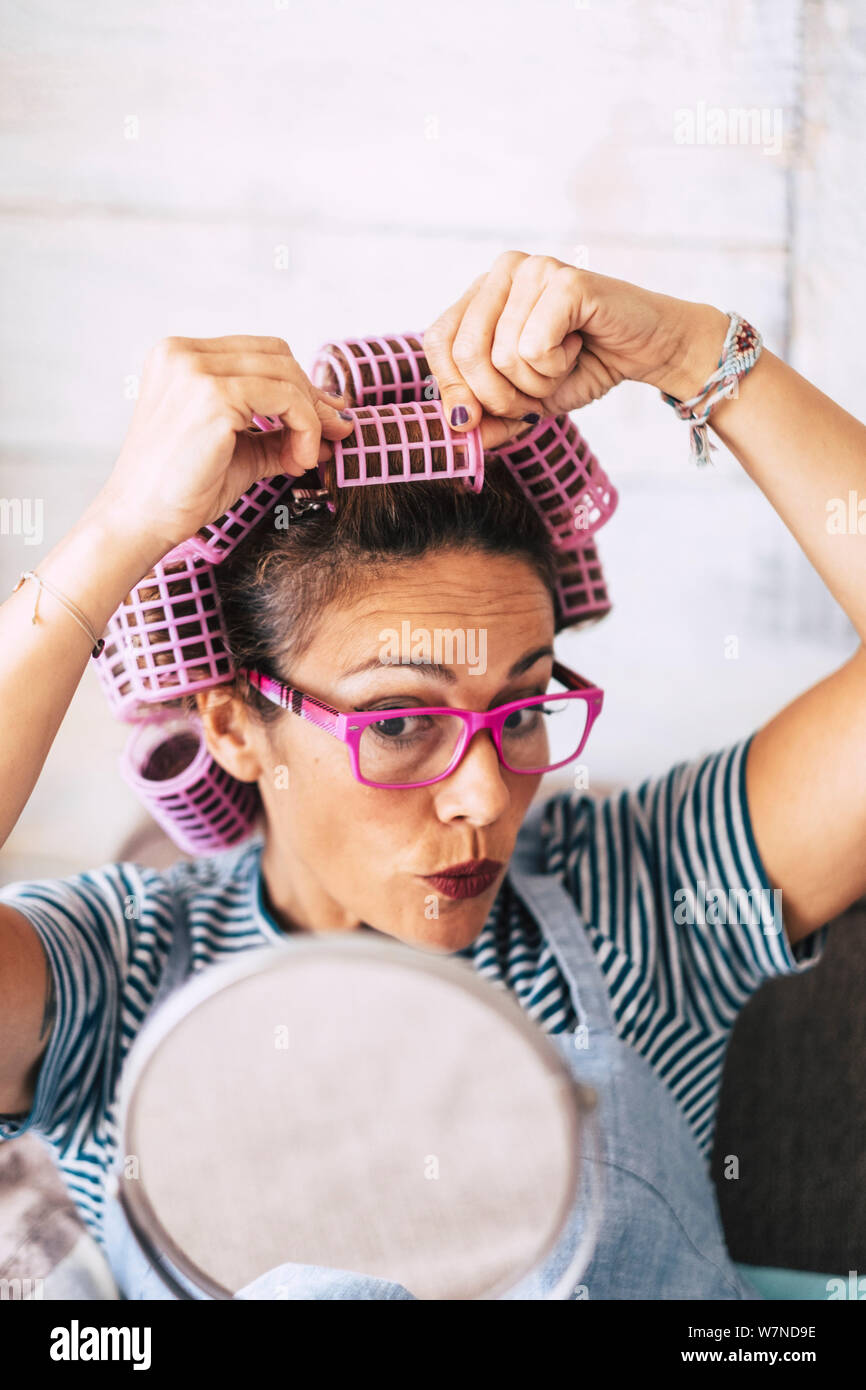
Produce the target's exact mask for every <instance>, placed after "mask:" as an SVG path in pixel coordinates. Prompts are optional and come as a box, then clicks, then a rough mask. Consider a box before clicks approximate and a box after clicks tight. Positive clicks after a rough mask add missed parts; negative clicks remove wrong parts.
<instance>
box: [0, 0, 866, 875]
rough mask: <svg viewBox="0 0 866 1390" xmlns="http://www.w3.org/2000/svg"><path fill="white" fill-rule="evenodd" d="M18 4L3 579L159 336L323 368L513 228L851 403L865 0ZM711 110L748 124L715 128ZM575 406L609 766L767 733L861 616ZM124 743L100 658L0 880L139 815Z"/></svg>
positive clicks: (574, 638) (655, 425)
mask: <svg viewBox="0 0 866 1390" xmlns="http://www.w3.org/2000/svg"><path fill="white" fill-rule="evenodd" d="M3 9H4V12H5V17H4V21H3V26H4V31H5V39H6V42H5V53H4V55H3V58H2V65H3V73H2V79H3V80H2V92H3V96H2V102H3V119H2V135H0V160H2V174H3V177H2V192H0V237H2V242H0V252H2V267H3V281H4V306H5V312H4V315H3V321H2V324H0V363H2V374H0V376H2V385H0V392H2V396H0V400H2V409H0V497H6V498H13V497H19V498H24V497H31V498H41V499H43V504H44V541H43V544H42V545H41V546H33V545H26V544H25V543H24V541H23V538H22V537H21V536H16V535H0V586H5V587H4V588H3V591H4V592H5V591H6V590H7V589H8V588H9V587H11V584H12V582H13V581H14V579H15V577H16V576H17V574H18V572H19V571H20V570H21V569H22V568H24V567H29V566H31V565H32V564H33V563H34V562H35V561H38V558H39V556H40V555H43V554H45V553H47V551H48V549H50V547H51V546H52V545H53V544H54V542H55V541H56V539H57V538H58V537H59V536H60V535H62V534H63V532H64V530H65V529H66V528H67V527H68V525H69V524H70V522H71V521H72V520H73V518H74V517H75V516H76V515H77V514H78V513H79V511H80V510H81V508H82V506H83V503H84V502H85V500H86V499H87V498H89V497H90V496H91V495H92V494H93V493H94V492H95V491H96V490H97V488H98V487H99V485H100V483H101V481H102V480H103V479H104V478H105V477H106V476H107V474H108V472H109V470H110V468H111V465H112V462H113V459H114V457H115V455H116V452H117V449H118V447H119V445H120V443H121V441H122V438H123V435H124V432H125V428H126V423H127V421H128V419H129V415H130V412H131V409H132V402H131V400H130V399H129V398H128V379H129V378H130V377H134V376H135V375H136V374H137V372H138V371H139V370H140V366H141V362H142V359H143V356H144V354H145V352H146V351H147V349H148V347H149V346H150V345H151V344H152V343H153V342H154V341H156V339H158V338H160V337H163V336H165V335H166V334H184V335H190V336H199V335H210V334H221V333H228V332H254V333H255V332H261V333H279V334H281V335H283V336H285V337H286V338H287V339H288V340H289V342H290V343H291V344H292V346H293V348H294V350H295V352H296V354H297V355H298V356H299V357H300V358H301V360H305V361H308V360H309V358H310V355H311V353H312V351H313V349H314V348H315V347H316V346H317V344H318V343H320V342H321V341H324V340H325V339H327V338H330V337H332V336H334V335H339V334H342V333H353V334H363V333H367V332H377V331H388V330H394V329H399V328H403V327H408V326H412V325H418V326H423V325H424V324H425V323H426V322H428V321H429V320H430V319H431V318H432V317H434V316H435V315H436V313H437V312H438V311H439V310H440V309H441V308H442V307H443V306H444V304H446V303H448V302H450V301H451V300H452V299H453V298H455V297H456V295H457V294H458V293H459V292H460V291H461V290H462V289H463V288H464V287H465V285H466V284H467V283H468V281H469V280H470V279H471V278H472V277H473V276H474V275H476V274H477V273H478V272H479V271H480V270H482V269H484V268H485V267H486V266H487V265H488V264H489V263H490V261H491V260H492V258H493V257H494V256H495V254H496V253H497V252H499V251H500V250H502V249H505V248H507V247H518V248H520V249H524V250H537V251H547V252H551V253H553V254H556V255H560V256H562V257H563V258H565V259H575V260H577V261H578V262H579V263H582V264H588V265H589V267H590V268H592V269H597V270H600V271H603V272H607V273H610V274H615V275H618V276H621V277H623V278H626V279H632V280H635V281H638V282H640V283H644V284H646V285H648V286H650V287H651V288H656V289H659V290H663V291H666V292H668V293H673V294H677V295H680V296H683V297H691V298H699V299H702V300H708V301H711V302H713V303H716V304H718V305H719V306H720V307H722V308H734V307H736V308H738V309H740V310H741V312H743V313H745V314H746V315H747V316H748V317H749V318H751V319H752V320H753V321H754V322H756V323H757V324H758V326H759V327H760V328H761V329H762V331H763V332H764V335H765V338H766V340H767V343H768V345H769V346H770V347H771V348H772V349H773V350H775V351H778V352H781V353H783V354H785V355H787V356H788V357H789V359H790V360H792V361H793V362H794V364H795V365H796V366H798V367H799V368H800V370H802V371H804V372H805V373H806V374H807V375H810V376H812V377H813V378H814V379H815V380H816V381H817V382H818V384H819V385H820V386H821V387H822V388H823V389H824V390H826V391H828V393H830V394H831V395H833V396H835V397H836V398H837V399H839V400H840V401H842V402H843V403H844V404H845V405H847V407H848V408H849V409H851V410H852V411H854V412H855V413H859V412H860V411H861V409H862V407H861V402H860V382H861V373H860V362H859V356H860V352H859V349H860V343H861V337H862V334H861V324H862V321H863V310H864V307H866V306H864V301H866V293H864V284H866V278H864V275H863V272H862V246H863V241H864V231H866V228H864V219H866V195H864V186H863V180H862V177H860V175H859V170H860V167H861V163H862V155H861V142H862V131H863V128H864V115H866V112H864V95H863V93H864V82H863V69H864V64H866V31H864V14H863V9H862V6H861V5H858V3H857V0H808V2H807V0H717V2H716V3H703V2H701V3H698V0H679V3H669V2H668V0H588V3H585V2H584V0H578V2H577V3H574V2H573V0H536V3H534V4H533V5H532V6H527V5H523V4H521V3H519V0H499V3H495V4H494V3H493V0H476V3H475V4H472V5H467V4H465V3H464V4H460V3H456V0H439V3H437V4H436V5H435V6H430V5H421V4H412V3H407V2H406V0H367V3H366V4H365V5H363V6H359V5H356V4H353V3H350V0H331V2H330V3H328V0H325V2H324V3H317V4H315V5H306V4H304V3H302V0H285V2H284V0H276V3H275V0H256V3H252V4H249V3H241V0H187V3H183V4H177V3H176V0H175V3H172V0H151V3H149V4H148V5H147V6H146V7H142V6H140V5H137V4H132V3H130V0H119V3H118V0H89V3H88V4H87V5H86V6H84V5H81V6H70V5H68V4H66V3H61V0H29V2H28V3H27V4H23V3H9V0H7V3H6V4H5V5H4V7H3ZM713 107H719V108H722V110H723V111H725V112H727V111H729V110H730V109H731V108H746V109H749V108H755V109H758V110H759V111H760V112H761V113H763V120H764V122H765V125H764V128H763V134H762V133H761V131H760V130H759V131H758V135H759V138H758V140H757V141H756V142H753V143H732V144H726V145H718V144H716V145H710V144H707V143H700V125H701V120H702V118H704V117H706V113H707V111H708V109H709V108H713ZM684 112H686V113H688V112H690V113H692V116H693V117H694V122H695V133H696V141H695V143H693V144H685V143H682V142H681V140H680V139H678V138H677V132H678V131H679V132H680V135H681V134H682V133H683V131H684V128H685V123H686V117H685V116H684V115H683V113H684ZM777 113H778V115H777ZM779 123H780V124H779ZM283 263H285V265H286V268H285V269H282V268H279V267H280V266H281V265H282V264H283ZM580 423H581V427H582V428H583V429H584V431H585V433H586V434H587V435H588V437H589V438H590V440H591V442H592V444H593V446H594V448H595V450H596V452H597V453H598V454H599V456H600V457H601V458H602V460H603V461H604V464H605V466H606V468H607V469H608V471H609V473H610V474H611V476H612V477H613V478H614V480H615V481H616V483H617V484H618V486H619V487H620V491H621V497H622V501H621V506H620V510H619V512H618V514H617V516H616V517H615V518H614V520H613V521H612V522H611V524H610V526H609V527H608V528H607V529H606V530H605V531H604V532H602V534H601V536H600V549H601V552H602V555H603V558H604V560H605V564H606V569H607V572H608V575H609V582H610V587H611V591H612V595H613V598H614V601H615V608H614V612H613V614H612V615H611V616H610V617H609V618H608V619H607V620H606V621H605V622H604V623H603V624H602V625H600V626H599V627H598V628H597V629H595V630H592V631H588V632H586V633H583V634H575V635H570V636H567V637H566V638H565V639H563V644H562V650H563V655H564V656H565V658H566V659H568V660H570V661H572V662H573V663H574V664H575V665H577V666H578V668H579V669H581V670H584V671H585V672H586V673H587V674H589V675H592V676H593V677H594V678H595V679H596V680H598V682H599V683H600V684H602V685H603V686H604V687H605V689H606V690H607V692H608V694H607V704H606V710H605V714H604V717H603V719H602V721H601V722H600V724H599V725H598V728H597V733H596V734H594V735H593V744H594V747H593V752H592V759H591V769H592V775H593V777H594V778H595V779H596V780H597V781H599V782H603V781H609V780H618V779H629V780H637V779H639V778H640V777H642V776H643V775H646V774H648V773H651V772H660V771H663V770H664V769H666V768H667V767H669V766H670V765H671V764H672V763H673V762H675V761H678V760H680V759H684V758H692V757H694V756H697V755H698V754H699V753H701V752H703V751H708V750H710V749H713V748H716V747H720V746H721V745H722V744H723V743H725V742H727V741H731V740H733V739H735V738H739V737H741V736H742V735H744V734H746V733H747V732H749V731H750V730H751V729H753V728H755V727H757V725H758V724H759V723H761V722H763V721H764V720H765V719H766V718H767V717H769V716H770V715H771V714H772V713H773V712H774V711H775V710H776V709H778V708H780V707H781V705H782V704H784V703H785V702H786V701H787V700H788V699H790V698H792V697H793V696H794V695H796V694H797V693H798V692H799V691H800V690H801V689H803V688H804V687H805V686H807V685H808V684H810V683H812V682H814V681H815V680H817V679H819V678H820V677H821V676H823V675H824V674H825V673H826V672H827V671H829V670H831V669H833V668H834V667H835V666H837V665H838V664H840V663H841V661H842V660H843V659H844V658H845V657H846V656H847V655H848V654H849V653H850V652H851V651H852V650H853V649H854V647H855V646H856V639H855V637H854V634H853V632H852V630H851V629H850V627H849V625H848V624H847V623H846V621H845V620H844V618H843V616H842V615H841V614H840V612H839V610H838V608H837V607H836V605H835V604H834V603H833V601H832V600H831V599H830V598H829V596H828V595H827V594H826V591H825V590H824V589H823V586H822V585H821V584H820V581H818V580H817V577H816V576H815V574H814V572H813V571H812V570H811V567H810V566H809V565H808V562H807V561H806V560H805V559H803V558H802V556H800V554H799V552H798V550H797V548H796V546H795V545H794V544H793V542H792V541H791V539H790V537H789V536H788V535H787V532H785V530H784V528H783V527H782V525H781V523H780V522H779V521H778V520H777V518H776V517H775V515H774V513H773V512H772V510H771V509H770V507H769V505H768V504H767V503H766V502H765V500H764V499H763V497H762V496H761V494H760V493H758V492H757V490H756V489H755V488H754V487H753V485H752V484H751V483H750V482H749V480H748V479H746V478H745V477H744V475H742V473H741V472H740V470H739V468H738V466H737V465H736V464H735V462H734V461H733V460H732V459H730V457H729V456H726V455H724V453H723V452H722V451H721V450H720V452H719V454H718V455H717V456H716V458H717V462H716V464H715V466H714V468H713V469H705V470H702V471H701V472H696V471H695V470H693V469H692V468H691V467H690V465H689V463H688V460H687V430H686V427H685V426H684V425H682V424H680V422H678V421H677V420H676V418H675V417H674V415H673V412H671V411H669V410H668V409H667V408H666V407H664V406H663V405H662V404H661V402H660V400H659V398H658V396H657V394H656V393H654V392H653V391H651V390H649V389H647V388H643V387H635V386H624V387H621V388H619V389H618V390H617V391H616V392H614V393H613V394H612V395H611V396H609V397H608V398H606V399H605V400H604V401H602V402H599V403H598V404H596V405H594V406H592V407H590V408H589V409H588V410H586V411H585V412H584V413H583V414H582V416H581V421H580ZM731 635H735V636H737V637H738V639H739V653H740V654H739V657H738V658H737V659H736V660H728V659H726V658H725V655H724V650H725V648H724V642H725V638H726V637H728V636H731ZM125 736H126V734H125V730H124V728H123V727H122V726H120V725H117V724H116V723H114V721H113V720H112V719H111V718H110V717H109V715H108V713H107V711H106V708H105V705H104V703H103V700H102V696H101V694H100V693H99V690H98V688H97V685H96V681H95V677H94V675H93V672H92V671H88V672H86V673H85V676H84V678H83V680H82V683H81V686H80V688H79V691H78V693H77V695H76V697H75V700H74V701H73V705H72V708H71V710H70V713H69V716H68V719H67V721H66V723H65V724H64V726H63V729H62V730H61V732H60V734H59V736H58V738H57V740H56V743H55V746H54V748H53V749H52V752H51V754H50V756H49V759H48V762H47V764H46V767H45V770H44V773H43V776H42V778H41V780H40V783H39V786H38V788H37V790H36V791H35V793H34V795H33V797H32V798H31V801H30V803H29V805H28V807H27V808H26V810H25V812H24V814H23V815H22V817H21V819H20V822H19V824H18V826H17V828H16V830H15V832H14V834H13V835H12V837H11V838H10V840H9V841H8V843H7V845H6V847H5V849H4V851H3V855H2V863H0V874H2V877H3V878H4V879H5V880H7V881H8V880H9V879H11V878H16V877H19V876H22V875H23V874H29V873H38V874H42V873H45V874H55V873H59V872H74V871H76V870H79V869H81V868H83V867H87V866H90V865H93V864H96V863H99V862H102V861H103V860H105V859H107V858H110V857H112V855H113V854H114V852H115V850H116V848H117V845H118V843H119V839H120V837H121V836H122V835H123V834H124V833H125V831H126V830H128V829H129V828H131V826H132V825H133V824H134V823H135V822H136V821H137V820H138V818H139V815H140V812H139V807H138V803H137V802H136V801H135V800H134V798H133V796H132V794H131V792H129V791H127V789H126V787H125V786H124V784H123V783H122V782H121V781H120V779H119V776H118V774H117V771H116V765H115V760H116V755H117V753H118V752H119V750H120V747H121V745H122V743H123V741H124V738H125Z"/></svg>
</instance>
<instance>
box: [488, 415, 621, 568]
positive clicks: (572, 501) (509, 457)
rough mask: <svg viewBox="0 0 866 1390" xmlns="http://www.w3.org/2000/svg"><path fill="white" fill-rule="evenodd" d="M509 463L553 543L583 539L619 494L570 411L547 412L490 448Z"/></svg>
mask: <svg viewBox="0 0 866 1390" xmlns="http://www.w3.org/2000/svg"><path fill="white" fill-rule="evenodd" d="M492 452H493V453H495V455H496V457H497V458H501V459H502V460H503V461H504V462H505V463H506V464H507V465H508V467H509V468H510V469H511V472H512V473H513V474H514V476H515V478H516V479H517V481H518V482H519V483H520V486H521V487H522V488H523V491H524V492H525V493H526V496H527V498H528V499H529V501H530V502H531V503H532V506H533V507H534V508H535V510H536V511H537V512H538V514H539V516H540V517H541V518H542V520H543V521H544V523H545V525H546V526H547V528H548V530H549V531H550V533H551V536H552V537H553V543H554V545H556V546H562V545H569V544H571V543H574V542H575V539H576V538H577V540H580V539H587V538H589V537H590V536H592V535H593V534H594V533H595V532H596V531H597V530H598V529H599V527H600V526H603V525H604V523H605V522H606V521H608V520H609V519H610V517H611V516H612V515H613V513H614V511H615V510H616V505H617V502H618V501H619V497H618V494H617V491H616V488H615V487H614V486H613V483H612V482H611V481H610V479H609V478H608V476H607V474H606V473H604V471H603V470H602V468H601V465H600V464H599V462H598V459H597V458H596V457H595V455H594V454H593V452H592V450H591V449H590V447H589V445H588V444H587V442H586V440H585V439H584V438H583V436H582V434H581V433H580V430H579V429H578V428H577V425H576V424H575V423H574V421H573V420H572V418H571V416H570V415H556V416H545V417H543V418H542V419H541V420H539V421H538V423H537V424H536V425H533V426H532V428H531V429H530V430H528V431H527V432H526V433H525V434H522V435H519V436H518V437H517V438H516V439H512V440H509V441H508V443H506V444H503V445H502V447H501V448H499V449H495V450H493V451H492Z"/></svg>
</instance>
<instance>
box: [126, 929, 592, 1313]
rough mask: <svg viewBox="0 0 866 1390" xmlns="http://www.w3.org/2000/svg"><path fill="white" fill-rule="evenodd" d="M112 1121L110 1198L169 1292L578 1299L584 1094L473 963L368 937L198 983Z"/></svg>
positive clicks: (280, 955) (277, 950)
mask: <svg viewBox="0 0 866 1390" xmlns="http://www.w3.org/2000/svg"><path fill="white" fill-rule="evenodd" d="M121 1127H122V1145H123V1153H124V1155H125V1161H124V1166H123V1175H122V1176H120V1177H119V1179H118V1195H119V1198H120V1201H121V1204H122V1207H123V1210H124V1212H125V1214H126V1217H127V1219H128V1221H129V1224H130V1226H131V1228H132V1230H133V1232H134V1234H135V1236H136V1238H137V1240H138V1242H139V1245H140V1246H141V1248H142V1249H143V1251H144V1252H145V1254H146V1255H147V1257H148V1259H150V1260H151V1261H152V1262H153V1263H154V1266H155V1267H156V1268H157V1269H159V1270H160V1272H161V1274H162V1277H163V1279H164V1280H165V1281H166V1282H167V1283H168V1285H169V1287H170V1288H171V1289H172V1291H173V1292H174V1293H176V1294H178V1295H179V1296H181V1297H210V1298H235V1297H244V1298H319V1297H325V1298H341V1297H342V1298H376V1297H390V1298H394V1297H397V1298H399V1297H404V1298H405V1297H412V1298H417V1299H479V1298H541V1297H544V1298H568V1297H570V1296H572V1291H573V1289H574V1288H575V1286H576V1285H577V1284H578V1283H579V1280H580V1276H581V1273H582V1271H583V1270H584V1269H585V1268H586V1265H587V1263H588V1260H589V1256H590V1254H591V1250H592V1245H593V1241H594V1234H595V1230H596V1228H597V1224H598V1219H599V1212H600V1193H599V1190H598V1181H597V1173H598V1166H597V1163H596V1162H595V1161H594V1155H595V1154H596V1152H597V1142H598V1136H597V1131H596V1118H595V1093H594V1092H593V1091H592V1090H591V1089H590V1088H588V1087H586V1086H584V1085H583V1084H581V1083H580V1082H579V1081H577V1080H576V1079H575V1078H574V1077H573V1076H572V1074H571V1072H570V1070H569V1067H568V1066H567V1064H566V1062H565V1061H564V1060H563V1058H562V1057H561V1056H560V1053H559V1052H558V1050H557V1049H556V1048H555V1047H554V1046H553V1045H552V1044H551V1042H550V1040H549V1039H548V1038H547V1037H546V1036H545V1034H543V1033H542V1032H541V1031H540V1029H539V1028H538V1027H537V1026H536V1025H535V1024H534V1023H533V1022H532V1020H531V1019H530V1018H529V1017H528V1016H527V1015H526V1014H525V1013H524V1012H523V1010H522V1009H521V1008H520V1007H519V1005H518V1004H517V1003H516V1002H515V1001H514V1000H512V999H511V998H510V997H509V996H508V995H507V994H506V993H505V991H504V990H501V989H497V988H496V987H494V986H493V985H491V984H489V983H488V982H487V981H485V980H483V979H481V978H480V977H479V976H478V975H477V974H476V973H475V972H474V971H473V970H472V969H471V967H470V966H469V965H468V964H467V963H465V962H464V961H462V960H455V959H451V958H449V957H447V956H444V955H438V954H433V953H429V952H424V951H419V950H414V949H412V948H410V947H408V946H405V945H403V944H402V943H399V942H396V941H392V940H390V939H386V938H382V937H379V936H378V935H374V936H372V937H370V936H368V935H367V934H366V933H364V934H361V933H359V934H358V935H352V936H343V935H340V936H339V937H335V936H323V935H317V936H308V937H304V938H301V939H298V938H287V940H286V943H285V945H283V944H280V945H279V946H275V947H266V948H261V949H257V950H255V951H251V952H246V953H244V955H243V957H242V958H241V959H239V960H237V961H236V962H232V963H230V964H227V965H217V966H213V967H211V968H210V969H209V970H208V971H205V972H203V973H202V974H200V975H197V976H194V977H193V978H191V979H190V980H188V981H187V982H186V983H185V984H184V985H183V986H182V987H181V988H180V989H178V990H177V991H176V992H175V993H174V994H172V995H171V996H170V997H169V998H168V999H167V1001H166V1002H165V1003H164V1004H163V1005H162V1007H160V1008H158V1009H157V1010H156V1011H155V1013H154V1014H153V1015H152V1017H151V1018H150V1019H148V1021H147V1023H146V1024H145V1026H144V1028H143V1029H142V1031H141V1032H140V1034H139V1036H138V1038H137V1039H136V1042H135V1044H134V1046H133V1048H132V1050H131V1052H130V1056H129V1060H128V1064H127V1067H126V1069H125V1072H124V1079H123V1086H122V1097H121ZM177 1273H179V1274H180V1275H181V1276H182V1279H181V1280H177V1279H176V1278H175V1277H174V1276H175V1275H176V1274H177ZM184 1280H185V1281H187V1283H188V1284H191V1285H192V1286H193V1287H194V1288H195V1290H196V1291H197V1292H195V1293H191V1292H189V1291H188V1290H187V1289H186V1288H185V1287H184V1284H183V1281H184Z"/></svg>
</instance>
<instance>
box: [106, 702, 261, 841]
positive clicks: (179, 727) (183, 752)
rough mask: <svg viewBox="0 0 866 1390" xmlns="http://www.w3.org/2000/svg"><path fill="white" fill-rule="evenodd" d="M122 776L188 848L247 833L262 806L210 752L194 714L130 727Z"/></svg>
mask: <svg viewBox="0 0 866 1390" xmlns="http://www.w3.org/2000/svg"><path fill="white" fill-rule="evenodd" d="M120 770H121V775H122V776H123V779H124V781H125V782H126V783H127V784H128V785H129V786H130V787H131V788H132V789H133V791H134V792H135V793H136V795H137V796H138V797H139V799H140V800H141V801H142V802H143V803H144V805H145V806H146V807H147V809H148V811H149V812H150V814H151V815H152V816H153V818H154V820H155V821H156V822H157V823H158V824H159V825H161V826H162V828H163V830H164V831H165V832H166V834H167V835H168V836H169V838H170V839H171V840H172V841H173V842H174V844H176V845H177V846H178V848H179V849H182V850H183V851H184V852H185V853H187V854H201V853H213V852H214V851H217V850H221V849H227V848H228V847H229V846H230V845H234V844H236V843H237V842H238V840H242V839H243V838H244V837H245V836H247V835H249V834H250V832H251V830H252V829H253V825H254V823H255V820H256V816H257V815H258V812H259V809H260V806H261V797H260V794H259V789H258V787H257V786H256V784H255V782H239V781H238V780H237V778H235V777H232V776H231V774H230V773H228V772H226V771H225V769H224V768H222V767H220V765H219V763H217V762H216V761H215V760H214V758H213V757H212V756H211V754H210V752H209V750H208V747H207V744H206V743H205V739H204V733H203V730H202V727H201V723H200V721H199V720H198V719H196V718H195V717H183V718H163V719H160V718H157V719H155V720H154V721H152V722H151V723H149V724H146V725H141V726H140V727H139V728H137V729H135V730H133V732H132V734H131V735H130V737H129V739H128V740H127V743H126V746H125V748H124V749H123V752H122V753H121V755H120Z"/></svg>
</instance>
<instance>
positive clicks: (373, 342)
mask: <svg viewBox="0 0 866 1390" xmlns="http://www.w3.org/2000/svg"><path fill="white" fill-rule="evenodd" d="M422 337H423V335H422V334H421V333H389V334H388V335H387V336H385V337H381V338H344V339H342V341H340V342H335V343H325V345H324V346H323V347H320V348H319V350H318V352H317V353H316V356H315V357H314V359H313V365H312V367H311V369H310V379H311V381H312V382H313V384H314V386H319V387H320V388H321V389H322V390H323V391H330V392H331V393H332V394H333V395H342V396H345V397H346V399H347V401H348V403H349V404H350V405H352V406H365V405H377V406H378V405H398V404H401V403H402V402H405V401H420V400H435V399H436V398H437V397H438V394H439V391H438V388H437V386H436V382H435V380H434V378H433V376H432V374H431V372H430V365H429V363H428V361H427V358H426V357H425V356H424V348H423V346H422Z"/></svg>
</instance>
